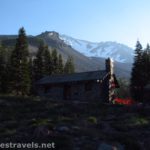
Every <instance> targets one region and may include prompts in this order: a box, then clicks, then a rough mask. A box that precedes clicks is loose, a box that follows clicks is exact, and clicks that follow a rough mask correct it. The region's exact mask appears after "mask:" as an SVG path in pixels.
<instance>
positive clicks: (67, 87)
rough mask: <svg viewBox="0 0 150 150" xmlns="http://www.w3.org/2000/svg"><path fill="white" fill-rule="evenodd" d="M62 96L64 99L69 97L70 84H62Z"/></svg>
mask: <svg viewBox="0 0 150 150" xmlns="http://www.w3.org/2000/svg"><path fill="white" fill-rule="evenodd" d="M63 97H64V100H70V99H71V86H70V85H65V86H64V92H63Z"/></svg>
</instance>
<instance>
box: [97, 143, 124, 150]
mask: <svg viewBox="0 0 150 150" xmlns="http://www.w3.org/2000/svg"><path fill="white" fill-rule="evenodd" d="M98 150H124V146H122V145H121V144H119V143H118V144H108V143H105V142H102V143H101V144H100V145H99V147H98Z"/></svg>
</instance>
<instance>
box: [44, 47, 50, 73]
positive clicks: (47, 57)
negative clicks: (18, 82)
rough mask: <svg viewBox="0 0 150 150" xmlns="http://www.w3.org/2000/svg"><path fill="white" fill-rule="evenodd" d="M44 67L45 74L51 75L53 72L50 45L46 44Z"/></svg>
mask: <svg viewBox="0 0 150 150" xmlns="http://www.w3.org/2000/svg"><path fill="white" fill-rule="evenodd" d="M43 59H44V60H43V67H44V69H43V70H44V72H43V73H44V75H51V74H52V64H51V63H52V62H51V61H52V60H51V54H50V52H49V50H48V46H47V45H46V46H45V47H44V54H43Z"/></svg>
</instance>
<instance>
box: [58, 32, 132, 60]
mask: <svg viewBox="0 0 150 150" xmlns="http://www.w3.org/2000/svg"><path fill="white" fill-rule="evenodd" d="M59 38H60V39H61V40H63V41H64V42H65V43H66V44H67V45H70V46H71V47H72V48H74V49H75V50H77V51H79V52H80V53H82V54H83V55H85V56H88V57H102V58H108V57H111V58H113V59H114V60H115V61H118V62H121V63H132V62H133V53H134V51H133V49H132V48H130V47H128V46H126V45H124V44H120V43H117V42H99V43H98V42H97V43H96V42H89V41H85V40H79V39H75V38H72V37H70V36H67V35H63V34H59Z"/></svg>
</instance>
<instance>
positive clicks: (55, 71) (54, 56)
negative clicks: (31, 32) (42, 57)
mask: <svg viewBox="0 0 150 150" xmlns="http://www.w3.org/2000/svg"><path fill="white" fill-rule="evenodd" d="M57 55H58V54H57V50H56V49H53V50H52V53H51V56H52V62H51V63H52V74H58V56H57Z"/></svg>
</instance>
